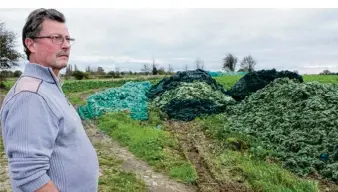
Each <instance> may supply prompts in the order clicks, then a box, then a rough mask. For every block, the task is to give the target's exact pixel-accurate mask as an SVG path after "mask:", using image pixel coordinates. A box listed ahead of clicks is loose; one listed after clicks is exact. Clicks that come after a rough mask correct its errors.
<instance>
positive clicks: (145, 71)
mask: <svg viewBox="0 0 338 192" xmlns="http://www.w3.org/2000/svg"><path fill="white" fill-rule="evenodd" d="M141 71H143V72H144V73H146V75H148V74H149V73H150V72H151V68H150V67H149V66H148V64H144V65H143V68H142V69H141Z"/></svg>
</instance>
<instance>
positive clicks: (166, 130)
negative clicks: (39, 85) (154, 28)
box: [0, 75, 338, 192]
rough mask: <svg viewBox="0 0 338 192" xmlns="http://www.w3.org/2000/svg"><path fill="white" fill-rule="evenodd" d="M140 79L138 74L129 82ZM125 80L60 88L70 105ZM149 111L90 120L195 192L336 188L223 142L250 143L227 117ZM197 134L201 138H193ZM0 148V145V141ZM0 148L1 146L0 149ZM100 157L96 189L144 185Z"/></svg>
mask: <svg viewBox="0 0 338 192" xmlns="http://www.w3.org/2000/svg"><path fill="white" fill-rule="evenodd" d="M241 77H242V76H224V77H215V78H214V79H215V80H216V81H217V82H218V83H220V84H221V85H222V86H224V88H225V89H226V90H229V89H230V88H231V87H232V86H233V85H234V84H235V83H236V82H237V81H238V80H239V79H240V78H241ZM303 79H304V82H319V83H321V84H338V76H334V75H304V76H303ZM144 80H145V79H144V78H139V79H137V80H133V81H144ZM160 80H161V78H154V79H147V81H150V82H151V83H152V84H156V83H157V82H159V81H160ZM128 81H131V80H98V81H95V80H83V81H66V82H65V84H64V85H63V90H64V92H65V94H66V96H67V97H68V98H69V99H70V101H71V102H72V103H73V104H74V105H84V104H85V103H86V98H87V97H88V96H89V95H91V94H94V93H95V92H97V91H103V90H104V89H105V88H112V87H120V86H122V85H124V84H125V83H126V82H128ZM13 83H14V80H10V81H8V82H7V85H8V86H9V87H10V86H12V85H13ZM3 92H4V91H3ZM150 114H151V115H150V119H149V120H147V121H137V120H133V119H131V118H130V117H129V116H128V115H127V114H126V113H125V112H117V113H107V114H104V115H103V116H101V117H100V118H98V119H96V125H97V128H98V129H99V130H100V131H102V132H103V133H105V134H106V135H108V136H110V137H111V139H113V140H116V141H118V142H119V143H120V144H121V145H122V146H125V147H127V148H128V150H129V151H130V152H132V153H133V154H134V155H135V156H136V157H137V158H139V159H141V160H143V161H145V162H147V163H148V164H149V165H150V166H152V167H153V168H154V170H156V171H158V172H162V173H163V174H166V175H168V176H169V178H171V179H173V180H176V181H179V182H182V183H185V184H188V185H195V186H197V187H198V188H199V189H200V190H201V191H212V190H216V189H221V188H223V189H228V190H229V191H232V190H231V189H234V190H233V191H267V192H268V191H269V192H270V191H281V192H282V191H283V192H284V191H285V192H287V191H295V192H298V191H304V192H305V191H309V192H317V191H335V190H336V189H338V185H337V184H336V183H334V182H332V181H327V180H324V179H320V178H319V177H313V176H306V177H301V176H299V175H297V174H296V173H294V172H291V171H290V170H287V169H284V168H283V167H282V166H281V163H280V162H278V161H275V160H274V159H264V158H262V156H260V153H261V154H262V153H265V152H266V151H264V149H262V151H259V152H257V151H256V152H254V153H253V152H252V151H249V150H234V149H233V148H232V147H233V146H232V145H227V143H240V142H242V141H244V142H243V143H242V144H243V145H250V144H251V143H250V140H249V139H248V138H247V137H246V136H245V135H243V134H242V133H240V132H239V133H235V132H232V133H231V134H228V135H227V134H225V130H227V126H228V125H229V122H228V120H227V119H226V118H224V115H225V114H218V115H210V116H206V117H201V118H197V119H195V120H193V121H191V122H172V121H169V120H168V121H166V120H161V119H160V117H159V114H158V113H157V112H156V111H150ZM177 127H179V129H177ZM180 130H181V131H182V132H180ZM197 135H199V136H200V137H201V138H204V139H201V140H199V138H198V137H197ZM0 147H1V150H3V149H2V148H3V146H2V143H1V142H0ZM96 147H99V146H96ZM194 150H196V151H197V152H195V151H194ZM192 151H193V152H192ZM1 153H3V151H0V154H1ZM263 156H264V155H263ZM109 159H111V160H109ZM101 161H102V164H104V165H105V166H108V167H109V166H110V167H112V168H113V169H111V170H110V174H111V178H109V177H107V176H106V177H105V178H102V179H101V181H100V183H99V184H100V185H101V188H102V189H103V188H104V187H103V186H105V187H108V188H107V189H105V191H109V189H112V188H109V184H110V183H112V182H116V183H117V185H118V186H114V191H123V190H125V189H127V188H129V189H131V188H132V186H133V185H132V184H130V186H126V185H125V184H126V183H135V187H138V188H139V189H140V190H141V191H142V190H144V184H143V183H142V182H140V181H138V180H137V179H136V178H135V176H134V175H128V174H127V173H124V172H120V171H119V169H118V166H120V164H119V163H117V161H115V160H114V158H113V157H109V158H108V157H106V159H102V160H101ZM201 170H207V172H208V174H209V175H210V178H211V180H210V178H209V179H208V178H204V176H203V174H204V175H205V172H204V171H201ZM108 175H109V174H108ZM124 181H128V182H124ZM206 182H207V183H208V182H209V183H216V184H217V186H214V188H212V187H211V188H208V187H206V184H205V183H206ZM128 185H129V184H128ZM111 187H113V186H111ZM130 187H131V188H130ZM235 189H236V190H235ZM336 191H337V190H336Z"/></svg>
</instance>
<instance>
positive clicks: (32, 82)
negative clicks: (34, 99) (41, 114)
mask: <svg viewBox="0 0 338 192" xmlns="http://www.w3.org/2000/svg"><path fill="white" fill-rule="evenodd" d="M41 84H42V80H41V79H38V78H34V77H29V76H21V77H20V78H19V79H18V80H17V81H16V82H15V83H14V85H13V86H12V88H11V89H10V90H9V91H8V93H7V94H6V95H5V97H4V99H3V101H2V107H3V106H4V105H6V104H7V103H8V102H9V101H10V100H12V99H13V98H14V97H19V98H20V97H21V96H23V97H24V95H22V94H20V93H25V92H30V93H35V94H38V95H40V94H39V89H40V86H41Z"/></svg>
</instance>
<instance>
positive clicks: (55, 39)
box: [32, 35, 75, 46]
mask: <svg viewBox="0 0 338 192" xmlns="http://www.w3.org/2000/svg"><path fill="white" fill-rule="evenodd" d="M32 38H33V39H41V38H49V39H52V42H53V43H54V44H57V45H62V44H63V43H64V41H65V39H66V41H67V42H68V44H69V45H70V46H72V45H74V43H75V39H74V38H70V37H65V38H64V37H63V36H62V35H49V36H39V37H32Z"/></svg>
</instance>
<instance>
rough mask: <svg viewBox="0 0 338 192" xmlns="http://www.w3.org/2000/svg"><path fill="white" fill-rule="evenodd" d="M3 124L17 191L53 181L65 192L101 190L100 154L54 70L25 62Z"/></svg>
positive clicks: (7, 100) (6, 105)
mask: <svg viewBox="0 0 338 192" xmlns="http://www.w3.org/2000/svg"><path fill="white" fill-rule="evenodd" d="M1 125H2V137H3V142H4V147H5V153H6V155H7V157H8V164H9V174H10V178H11V185H12V188H13V191H14V192H21V191H25V192H26V191H27V192H30V191H35V190H37V189H38V188H40V187H42V186H43V185H45V184H46V183H47V182H48V181H49V180H51V181H52V182H54V184H55V185H56V186H57V188H58V189H59V191H61V192H86V191H88V192H94V191H97V190H98V177H99V163H98V158H97V154H96V151H95V149H94V147H93V146H92V144H91V142H90V140H89V139H88V137H87V135H86V132H85V130H84V128H83V125H82V122H81V119H80V117H79V115H78V114H77V112H76V110H75V109H74V107H73V106H72V105H71V104H70V103H69V101H68V99H67V98H66V96H65V95H64V93H63V91H62V89H61V86H60V82H59V79H58V78H57V77H56V76H55V75H54V73H53V72H52V70H51V68H47V67H43V66H41V65H38V64H32V63H30V64H26V66H25V69H24V72H23V74H22V76H21V77H20V79H18V81H17V82H16V83H15V85H14V86H13V87H12V89H11V90H10V91H9V93H8V94H7V95H6V97H5V99H4V101H3V105H2V107H1Z"/></svg>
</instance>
